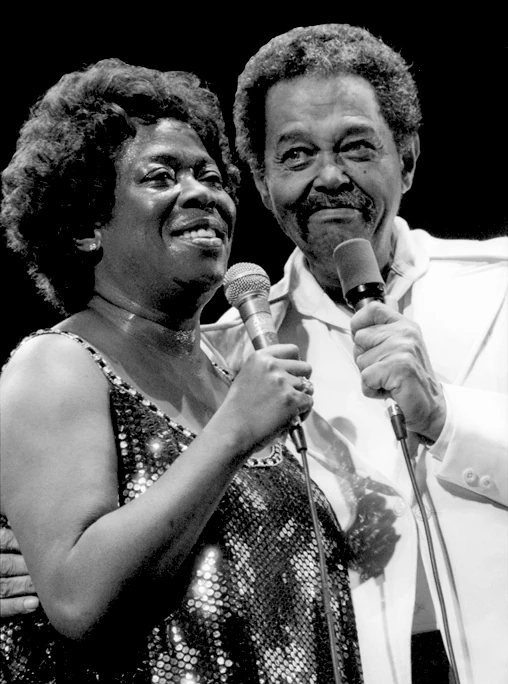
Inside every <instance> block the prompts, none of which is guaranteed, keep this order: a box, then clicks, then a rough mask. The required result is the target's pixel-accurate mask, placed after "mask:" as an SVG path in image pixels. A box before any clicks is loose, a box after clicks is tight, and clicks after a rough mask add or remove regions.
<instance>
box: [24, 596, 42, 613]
mask: <svg viewBox="0 0 508 684" xmlns="http://www.w3.org/2000/svg"><path fill="white" fill-rule="evenodd" d="M23 606H24V607H25V610H26V611H27V613H31V612H32V611H33V610H35V609H36V608H38V607H39V599H38V598H37V597H36V596H30V597H29V598H27V599H25V600H24V601H23Z"/></svg>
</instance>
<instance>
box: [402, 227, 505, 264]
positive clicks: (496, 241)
mask: <svg viewBox="0 0 508 684" xmlns="http://www.w3.org/2000/svg"><path fill="white" fill-rule="evenodd" d="M411 235H412V239H413V240H414V242H415V243H416V244H417V245H418V246H419V247H421V248H424V249H425V251H426V252H427V254H428V256H429V258H430V259H431V260H433V259H436V260H439V259H445V260H448V259H449V260H454V261H457V260H459V261H460V260H465V261H470V260H471V259H473V260H482V261H483V260H485V261H500V262H502V261H508V236H501V237H494V238H488V239H485V240H476V239H475V240H472V239H466V238H443V237H436V236H434V235H431V234H430V233H428V232H427V231H425V230H422V229H419V228H416V229H413V230H411Z"/></svg>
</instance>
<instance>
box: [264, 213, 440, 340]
mask: <svg viewBox="0 0 508 684" xmlns="http://www.w3.org/2000/svg"><path fill="white" fill-rule="evenodd" d="M393 233H394V242H395V251H394V257H393V262H392V265H391V267H390V272H389V275H388V278H387V281H386V293H387V294H389V295H391V296H392V297H394V298H395V299H396V300H397V301H398V300H400V299H401V297H403V296H404V294H405V293H406V292H407V291H408V289H409V288H410V287H411V285H412V284H413V283H414V282H415V281H416V280H418V278H420V277H421V276H422V275H423V274H424V273H425V272H426V271H427V269H428V266H429V256H428V253H427V251H426V250H425V248H424V245H423V244H421V243H419V241H418V240H417V239H415V238H414V236H413V233H412V231H411V230H410V229H409V226H408V224H407V222H406V221H405V220H404V219H402V218H400V217H399V216H398V217H396V219H395V221H394V228H393ZM287 297H289V298H290V299H291V300H292V302H293V304H294V306H295V307H296V309H297V310H298V311H299V312H300V313H301V314H303V315H307V316H310V317H313V318H319V319H321V320H323V321H325V322H326V323H330V324H332V325H334V326H337V324H338V325H341V319H342V318H343V317H344V321H343V322H344V327H349V324H348V323H347V322H346V321H348V320H349V318H350V317H351V313H350V312H349V311H348V310H347V309H346V307H340V306H337V305H336V304H335V302H333V301H332V300H331V299H330V297H328V295H327V294H326V293H325V292H324V290H323V289H322V288H321V286H320V285H319V284H318V282H317V281H316V279H315V278H314V276H313V275H312V273H311V272H310V271H309V269H308V266H307V263H306V259H305V257H304V255H303V253H302V251H301V250H300V249H299V248H296V249H295V250H294V251H293V253H292V254H291V256H290V257H289V259H288V261H287V262H286V265H285V267H284V277H283V278H282V280H281V281H279V283H277V284H276V285H275V286H274V287H273V288H272V293H271V296H270V301H271V302H272V303H275V302H276V301H278V300H281V299H284V298H287Z"/></svg>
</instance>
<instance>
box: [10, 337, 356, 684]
mask: <svg viewBox="0 0 508 684" xmlns="http://www.w3.org/2000/svg"><path fill="white" fill-rule="evenodd" d="M44 333H45V331H40V333H39V334H44ZM61 334H67V335H68V336H70V337H72V338H73V339H75V340H76V341H77V342H79V343H80V344H82V345H84V346H85V348H86V349H88V351H90V353H91V354H92V356H93V358H94V360H95V361H96V363H97V364H98V366H99V367H100V368H101V370H102V372H103V373H104V374H105V376H106V377H107V378H108V380H109V382H110V383H111V392H110V395H111V412H112V419H113V425H114V429H115V434H116V443H117V450H118V459H119V503H120V505H124V504H128V503H129V502H130V501H131V500H132V499H134V498H136V497H137V496H142V495H143V492H145V491H146V489H148V488H149V487H150V486H152V485H153V483H154V482H155V481H156V480H157V479H158V478H159V477H160V476H161V475H162V474H163V473H164V472H165V471H166V470H167V468H168V467H169V466H170V465H171V464H172V463H173V461H174V460H175V459H176V458H178V457H179V456H180V454H182V453H183V452H184V451H185V449H187V447H188V446H189V445H190V444H191V442H192V440H193V439H194V437H195V435H194V434H193V433H191V432H190V431H189V430H187V429H186V428H184V427H182V426H181V425H178V424H177V423H175V422H174V421H172V420H171V419H170V418H169V417H168V416H166V415H165V414H163V413H162V412H161V411H160V410H159V409H158V408H157V407H156V406H154V405H153V404H152V403H151V402H150V401H148V400H147V399H145V398H144V397H143V396H142V395H141V394H140V393H138V392H137V391H136V390H134V389H133V388H132V387H130V386H129V385H128V384H126V383H125V382H124V381H123V380H121V379H120V378H119V377H118V376H117V375H115V373H113V371H112V370H111V369H110V368H108V366H107V365H106V363H105V362H104V360H103V359H102V358H101V356H100V355H99V354H98V353H96V352H95V350H93V349H92V348H91V347H90V346H89V345H88V344H87V343H86V342H84V341H83V340H81V339H80V338H77V337H76V336H74V335H71V334H69V333H61ZM314 497H315V501H316V506H317V510H318V515H319V518H320V523H321V528H322V537H323V542H324V546H325V551H326V559H327V571H328V575H329V584H330V587H331V594H332V597H331V600H332V609H333V614H334V621H335V631H336V643H337V650H338V662H339V663H340V670H341V672H340V674H341V678H342V682H343V684H357V683H360V682H362V681H363V680H362V674H361V664H360V655H359V650H358V640H357V634H356V626H355V620H354V614H353V609H352V603H351V595H350V589H349V580H348V574H347V568H346V562H347V561H346V558H345V553H346V552H345V547H344V542H343V534H342V532H341V530H340V528H339V526H338V523H337V521H336V519H335V516H334V515H333V513H332V511H331V509H330V507H329V505H328V503H327V501H326V500H325V498H324V496H323V495H322V493H321V492H320V491H319V489H317V488H316V487H315V488H314ZM3 524H7V521H6V520H5V519H4V520H3ZM180 575H181V576H182V581H181V582H180V585H179V586H180V590H179V591H177V596H176V597H175V582H174V581H173V582H172V584H171V591H170V590H169V588H168V596H164V593H163V592H161V589H160V585H159V586H158V588H157V589H156V590H154V593H153V595H152V596H150V595H148V594H147V595H145V596H140V598H139V601H140V605H141V604H142V602H143V601H149V602H150V603H151V604H154V603H155V604H160V610H161V611H162V612H161V615H162V616H161V617H160V618H159V619H158V622H157V624H155V626H154V625H153V623H152V626H151V627H150V629H147V630H146V632H145V633H139V634H138V632H139V629H138V628H137V627H136V625H137V622H136V605H133V606H132V613H131V615H130V620H131V621H132V627H133V629H132V632H133V638H132V639H129V643H128V646H127V645H126V648H125V649H124V651H122V649H119V648H118V645H117V641H118V639H119V638H120V637H119V636H115V635H114V634H111V635H108V637H106V636H103V637H102V638H101V642H100V645H99V644H97V643H94V644H90V643H87V642H85V641H84V642H83V643H80V642H75V641H71V640H69V639H66V638H64V637H62V636H60V635H59V634H58V633H57V632H56V631H55V630H54V629H53V628H52V626H51V625H50V624H49V622H48V620H47V618H46V616H45V614H44V612H43V611H42V609H39V610H38V611H36V612H35V613H32V614H29V615H26V616H24V617H22V618H17V619H13V620H10V621H4V622H3V624H2V625H1V628H0V636H1V641H0V653H1V658H2V660H1V666H2V674H1V675H0V678H1V679H0V681H2V682H8V683H9V684H11V683H13V682H23V684H31V683H33V684H35V683H37V684H49V683H52V684H63V683H65V684H70V683H71V682H72V684H75V683H80V682H83V683H85V682H86V683H87V684H88V683H91V682H104V683H107V684H113V683H116V682H122V683H123V684H127V683H128V684H140V683H141V682H142V683H143V684H144V683H146V684H148V683H150V684H170V683H171V684H219V683H224V684H329V683H330V684H331V683H332V682H334V677H333V673H332V669H331V657H330V647H329V637H328V632H327V625H326V619H325V615H324V610H323V603H322V595H321V588H320V587H321V581H320V572H319V565H318V552H317V546H316V542H315V538H314V533H313V531H312V526H311V521H310V513H309V504H308V500H307V493H306V486H305V481H304V476H303V472H302V469H301V467H300V465H299V464H298V463H297V461H296V460H295V459H294V458H293V456H292V455H291V454H290V453H289V452H288V451H287V450H286V449H284V448H283V447H280V446H279V447H278V448H276V449H273V450H272V455H271V458H270V459H265V460H262V459H256V458H255V457H253V458H250V459H249V460H248V461H247V463H246V464H245V465H244V466H243V467H242V468H240V470H239V471H238V472H237V474H236V475H235V477H234V478H233V480H232V482H231V484H230V486H229V487H228V489H227V491H226V493H225V495H224V497H223V499H222V501H221V503H220V505H219V507H218V508H217V510H216V511H215V513H214V514H213V516H212V517H211V518H210V520H209V522H208V524H207V525H206V527H205V529H204V530H203V533H202V534H201V537H200V539H199V542H198V543H197V545H196V547H195V549H194V551H193V553H192V554H191V557H189V558H188V559H187V560H186V562H185V564H184V566H183V568H182V570H181V572H180ZM162 586H164V585H162ZM166 605H167V610H165V606H166ZM108 638H109V639H111V645H113V641H114V642H115V647H114V648H108V644H107V640H108Z"/></svg>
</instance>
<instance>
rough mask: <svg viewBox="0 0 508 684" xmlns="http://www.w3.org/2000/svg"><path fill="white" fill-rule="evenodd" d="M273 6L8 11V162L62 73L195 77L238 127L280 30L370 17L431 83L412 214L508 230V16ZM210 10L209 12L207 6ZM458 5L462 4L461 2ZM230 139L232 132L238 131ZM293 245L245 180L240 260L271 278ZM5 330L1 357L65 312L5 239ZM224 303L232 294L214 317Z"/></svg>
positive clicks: (425, 91) (422, 220)
mask: <svg viewBox="0 0 508 684" xmlns="http://www.w3.org/2000/svg"><path fill="white" fill-rule="evenodd" d="M284 6H287V7H288V8H290V9H288V11H287V12H285V13H284V14H283V13H282V12H279V13H278V14H274V9H273V8H274V7H277V5H276V4H275V3H270V4H267V5H266V6H263V5H260V4H259V3H258V4H256V5H255V6H254V5H252V4H247V3H237V4H236V5H235V8H234V9H231V10H227V9H226V8H227V6H225V5H219V4H217V3H215V5H214V6H212V7H211V8H208V9H206V10H204V9H203V7H202V6H201V5H199V4H196V3H191V2H187V3H183V4H182V3H179V4H178V6H177V7H176V8H175V7H174V6H172V5H171V4H168V3H166V4H157V5H152V4H150V3H145V4H137V5H135V4H132V5H131V6H130V9H129V8H127V7H126V6H120V5H118V6H107V5H106V4H104V3H96V4H95V3H86V4H82V5H81V6H76V4H75V5H74V6H72V7H70V6H68V9H67V10H62V11H61V12H58V13H56V12H54V14H52V13H51V12H52V11H48V10H45V11H44V12H38V13H37V12H36V11H34V10H30V9H28V8H27V9H26V10H23V11H21V10H12V9H11V10H10V11H9V12H6V11H4V13H3V26H2V29H1V37H0V38H1V40H0V43H1V45H0V54H1V57H2V72H1V84H2V91H3V106H2V137H1V142H0V168H1V169H3V168H4V167H5V166H6V165H7V164H8V162H9V160H10V158H11V156H12V154H13V152H14V147H15V142H16V138H17V133H18V130H19V127H20V126H21V124H22V123H23V122H24V120H25V119H26V117H27V114H28V108H29V107H30V106H31V104H33V102H34V101H35V99H36V98H37V97H38V96H39V95H41V94H42V93H43V92H45V91H46V90H47V89H48V88H49V87H50V86H52V85H53V84H54V83H55V82H56V81H57V80H58V79H59V78H60V76H61V75H62V74H63V73H67V72H69V71H74V70H76V69H80V68H81V67H83V66H85V65H87V64H89V63H91V62H95V61H97V60H99V59H102V58H105V57H119V58H121V59H123V60H124V61H126V62H129V63H132V64H138V65H143V66H147V67H152V68H157V69H161V70H170V69H183V70H188V71H194V72H195V73H197V74H198V75H199V76H201V77H202V78H203V79H204V80H205V81H207V82H208V83H209V85H210V87H211V88H212V90H214V91H215V92H216V93H217V94H218V95H219V98H220V100H221V104H222V107H223V110H224V113H225V116H226V120H227V122H228V126H229V127H230V126H231V124H230V119H229V112H230V111H231V109H232V103H233V97H234V92H235V89H236V79H237V76H238V74H239V73H240V72H241V70H242V69H243V66H244V65H245V63H246V61H247V60H248V58H249V57H250V56H251V55H252V54H254V53H255V52H256V51H257V49H259V47H261V45H263V44H264V43H266V42H267V41H268V40H269V39H270V38H271V37H273V36H274V35H276V34H278V33H282V32H284V31H286V30H289V29H290V28H293V27H294V26H301V25H307V24H318V23H325V22H343V23H351V24H356V25H361V26H364V27H366V28H368V29H369V30H370V31H371V32H372V33H374V34H376V35H378V36H381V37H382V38H383V39H384V40H385V42H387V43H388V44H390V45H391V46H392V47H394V48H395V49H397V50H398V51H400V52H401V53H402V55H403V57H404V58H405V59H406V61H407V62H409V63H410V64H412V70H413V73H414V75H415V77H416V81H417V84H418V86H419V90H420V95H421V101H422V109H423V120H424V125H423V128H422V131H421V142H422V153H421V156H420V160H419V162H418V168H417V172H416V178H415V184H414V186H413V188H412V190H411V192H410V193H409V194H408V195H406V196H405V198H404V201H403V205H402V208H401V215H402V216H404V218H406V219H407V220H408V221H409V223H410V225H411V226H412V227H413V228H416V227H420V228H425V229H426V230H428V231H429V232H430V233H432V234H434V235H438V236H441V237H464V238H487V237H493V236H497V235H503V234H506V233H507V232H508V230H507V228H508V211H507V208H506V206H507V203H506V201H505V198H506V194H507V191H506V174H505V160H506V158H507V155H506V151H507V146H506V137H507V127H508V117H507V99H508V98H507V97H506V89H507V79H506V39H505V35H504V34H505V33H506V31H505V19H504V13H503V12H502V10H501V3H499V5H498V7H499V9H489V7H488V6H487V5H485V4H483V5H482V8H481V10H480V11H479V10H478V9H475V10H464V9H461V10H460V12H459V11H458V10H457V11H452V10H450V9H447V7H446V4H445V3H442V4H441V5H440V6H439V8H438V9H437V8H433V7H432V6H429V5H428V4H416V3H412V4H411V5H409V6H408V5H407V4H406V5H405V6H404V8H403V9H399V8H398V7H397V6H396V5H393V4H386V6H385V7H384V11H383V13H382V16H381V13H380V16H377V15H376V14H373V13H372V12H371V11H369V10H368V9H366V8H365V7H364V9H363V10H362V11H360V10H349V9H348V10H343V9H339V8H340V4H338V3H334V7H335V9H333V10H332V9H329V10H326V11H324V10H323V11H316V10H312V9H308V8H307V9H306V10H305V11H304V10H298V11H296V10H294V9H291V6H292V4H290V3H287V5H286V4H285V5H284ZM207 7H208V6H207ZM457 7H459V5H457ZM229 132H230V133H231V127H230V128H229ZM290 251H291V243H290V242H289V240H288V239H287V238H285V237H284V236H283V235H282V233H281V231H280V229H279V228H278V226H277V225H276V224H275V223H274V221H273V219H272V218H271V216H270V215H269V214H268V212H267V211H266V210H265V209H264V208H263V206H262V204H261V202H260V200H259V198H258V196H257V193H256V191H255V189H254V188H253V185H252V183H251V181H250V179H248V178H246V185H245V190H244V193H243V198H242V206H241V207H240V211H239V216H238V223H237V230H236V236H235V243H234V247H233V253H232V258H231V263H234V262H236V261H252V262H255V263H259V264H260V265H261V266H263V267H264V268H265V269H266V270H267V272H268V274H269V275H270V278H271V280H272V282H275V281H276V280H277V279H278V278H279V277H280V276H281V275H282V267H283V264H284V262H285V260H286V258H287V256H288V255H289V253H290ZM0 259H1V278H2V282H1V285H2V290H1V291H2V296H3V301H2V309H3V311H2V313H3V315H2V318H3V321H4V325H3V326H2V328H3V329H2V333H1V337H0V339H1V344H0V361H2V360H3V359H4V358H5V356H6V354H7V353H8V352H9V350H10V349H11V348H12V347H13V346H14V345H15V344H16V343H17V341H18V340H19V339H20V338H21V337H22V336H24V335H25V334H26V333H28V332H30V331H32V330H35V329H37V328H39V327H44V326H48V325H52V324H54V323H55V322H56V321H57V320H58V319H59V315H58V314H57V313H56V312H55V311H54V309H53V308H52V307H51V306H50V305H49V304H47V303H46V302H44V301H43V300H42V299H41V297H40V296H39V295H38V294H37V293H36V291H35V287H34V285H33V284H32V282H31V280H30V279H29V278H28V277H27V275H26V273H25V270H24V267H23V265H22V264H21V263H19V261H18V259H17V257H15V256H13V255H12V254H11V253H10V252H8V250H7V249H6V248H5V246H4V244H3V241H2V244H1V245H0ZM225 308H226V303H225V300H224V297H223V294H222V292H219V293H218V294H217V295H216V297H215V298H214V300H213V301H212V302H211V303H210V304H209V305H208V306H207V307H206V309H205V312H204V317H203V318H204V320H205V321H206V322H208V321H211V320H215V318H216V317H217V316H219V315H220V314H221V313H222V312H223V311H224V310H225Z"/></svg>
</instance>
